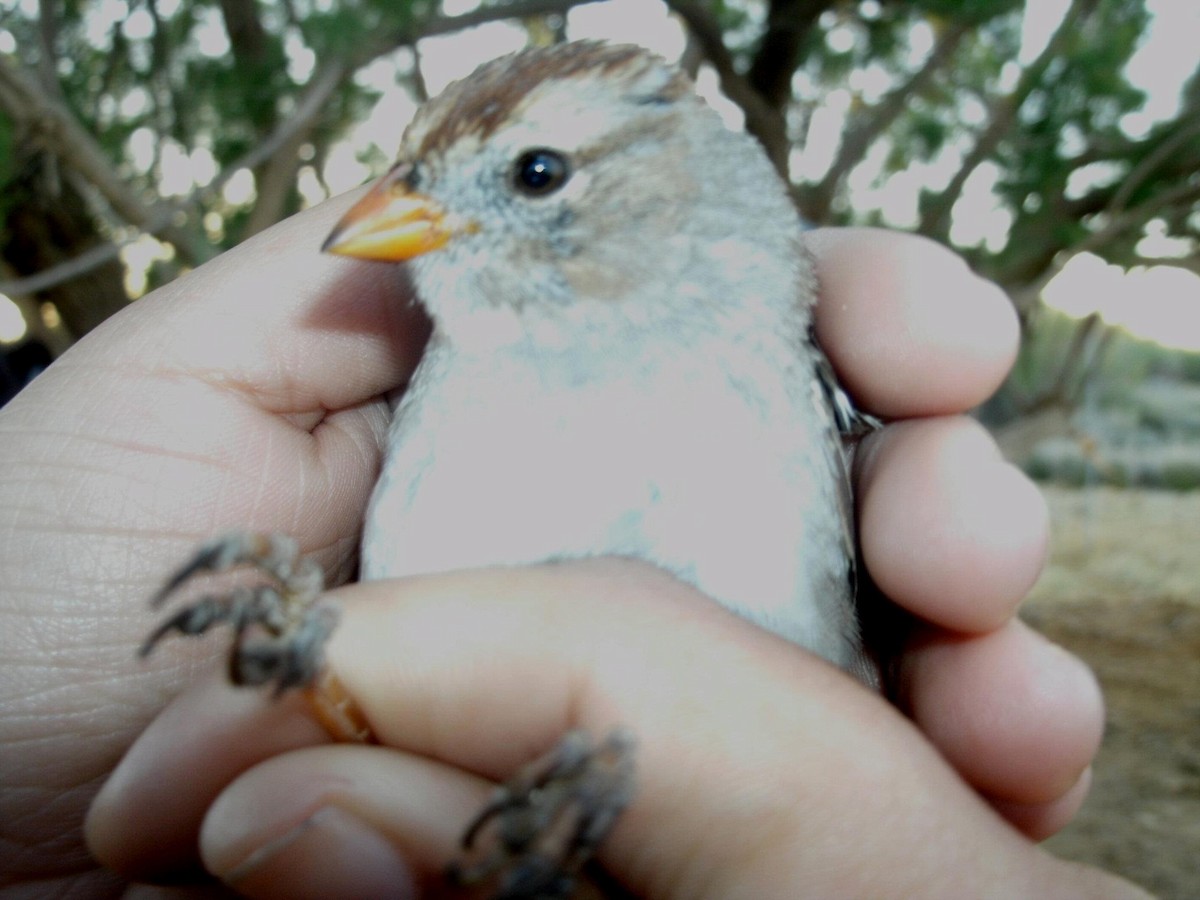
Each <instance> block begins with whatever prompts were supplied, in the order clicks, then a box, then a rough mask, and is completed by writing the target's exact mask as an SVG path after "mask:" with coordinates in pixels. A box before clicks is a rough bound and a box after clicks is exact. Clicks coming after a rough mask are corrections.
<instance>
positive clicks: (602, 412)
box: [147, 42, 863, 896]
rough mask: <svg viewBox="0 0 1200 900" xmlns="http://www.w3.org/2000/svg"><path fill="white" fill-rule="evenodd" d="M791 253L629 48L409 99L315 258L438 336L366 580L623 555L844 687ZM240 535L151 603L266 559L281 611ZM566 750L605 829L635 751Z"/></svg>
mask: <svg viewBox="0 0 1200 900" xmlns="http://www.w3.org/2000/svg"><path fill="white" fill-rule="evenodd" d="M801 231H802V229H801V224H800V220H799V218H798V215H797V212H796V210H795V208H794V207H793V205H792V203H791V200H790V198H789V193H788V190H787V187H786V186H785V184H784V183H783V182H782V181H781V180H780V178H779V176H778V175H777V174H776V172H775V170H774V169H773V168H772V166H771V164H770V162H769V161H768V159H767V157H766V155H765V154H764V152H763V150H762V149H761V147H760V146H759V145H758V144H757V143H756V142H755V141H754V140H753V139H752V138H750V137H749V136H747V135H746V134H743V133H738V132H734V131H731V130H729V129H728V128H727V127H725V125H724V124H723V123H722V121H721V119H720V117H719V116H718V115H717V113H716V112H715V111H714V110H712V109H711V108H710V107H709V106H707V105H706V104H705V103H704V101H703V100H701V99H700V98H699V97H698V96H697V94H696V93H695V91H694V88H693V86H692V84H691V83H690V82H689V80H688V79H687V78H686V77H685V76H684V75H683V74H681V73H680V72H678V71H676V70H675V69H673V68H672V67H670V66H668V65H666V64H665V63H664V62H662V61H661V60H659V59H658V58H656V57H654V56H652V55H650V54H649V53H647V52H645V51H643V50H641V49H639V48H636V47H631V46H617V45H608V44H601V43H592V42H583V43H571V44H563V45H559V46H555V47H550V48H546V49H537V50H529V51H525V52H522V53H518V54H516V55H513V56H508V57H505V58H502V59H498V60H496V61H494V62H490V63H487V64H486V65H484V66H482V67H481V68H480V69H478V70H477V71H476V72H475V73H474V74H473V75H471V76H469V77H468V78H466V79H464V80H462V81H460V82H458V83H456V84H453V85H451V86H450V87H449V88H447V89H446V91H445V92H444V93H443V94H441V95H440V96H438V97H436V98H434V99H433V100H431V101H430V102H429V103H427V104H426V105H425V106H424V107H423V108H422V109H421V110H420V111H419V112H418V113H417V116H416V118H415V119H414V121H413V122H412V124H411V125H410V126H409V128H408V130H407V132H406V134H405V136H404V138H403V142H402V145H401V148H400V153H399V160H398V162H397V163H396V164H395V165H394V166H393V167H392V169H391V170H390V171H389V172H388V173H387V175H385V176H384V177H383V179H382V180H381V181H380V182H379V183H378V184H376V185H375V186H374V187H373V188H372V189H371V190H370V192H369V193H368V194H367V195H366V196H365V197H364V198H363V199H362V200H361V201H360V202H359V203H358V204H357V205H355V206H354V207H353V208H352V209H351V210H350V211H349V212H348V213H347V214H346V216H345V217H344V218H343V219H342V221H341V222H340V223H339V225H338V226H337V228H336V229H335V230H334V232H333V233H332V234H331V235H330V237H329V239H328V240H327V241H326V243H325V247H324V249H325V250H327V251H329V252H332V253H338V254H342V255H346V256H352V257H358V258H363V259H374V260H386V261H390V262H403V263H404V264H405V266H406V269H407V274H408V277H409V278H410V279H411V283H412V285H413V287H414V289H415V293H416V296H417V298H418V299H419V300H420V302H421V303H422V304H423V305H424V307H425V309H426V310H427V311H428V313H429V316H430V317H431V319H432V322H433V332H432V336H431V338H430V340H429V344H428V347H427V348H426V351H425V355H424V358H423V359H422V361H421V364H420V366H419V368H418V369H417V371H416V373H415V374H414V376H413V378H412V380H411V382H410V384H409V385H408V387H407V390H406V391H405V392H404V394H403V396H402V397H401V398H400V400H399V403H398V405H397V407H396V410H395V419H394V421H393V423H392V425H391V430H390V433H389V435H388V442H387V450H386V453H385V455H384V460H383V468H382V471H381V473H380V476H379V482H378V484H377V486H376V488H375V492H374V495H373V497H372V499H371V502H370V506H369V509H368V511H367V516H366V521H365V523H364V529H363V538H362V548H361V549H362V555H361V577H362V578H363V579H379V578H391V577H398V576H405V575H413V574H417V573H430V572H443V571H449V570H454V569H463V568H470V567H481V566H493V565H520V564H526V563H539V562H545V561H548V560H563V559H576V558H581V557H592V556H599V555H608V554H615V555H620V556H630V557H636V558H638V559H642V560H645V561H648V562H650V563H653V564H655V565H658V566H660V567H662V568H664V569H666V570H667V571H669V572H671V573H674V574H675V575H676V576H678V577H679V578H681V579H683V580H684V581H686V582H689V583H691V584H692V585H695V586H696V587H697V588H699V589H700V590H701V591H702V592H704V593H705V594H707V595H709V596H710V597H712V598H713V599H715V600H717V601H718V602H720V603H722V604H723V605H725V606H726V607H728V608H729V609H730V610H732V611H734V612H736V613H738V614H739V615H742V616H744V617H745V618H747V619H749V620H751V621H752V622H755V623H757V624H759V625H761V626H762V627H764V628H767V629H769V630H771V631H773V632H776V633H777V634H780V635H782V636H784V637H786V638H788V639H790V640H792V641H794V642H795V643H797V644H799V645H800V646H802V647H805V648H807V649H808V650H811V651H812V652H814V653H817V654H819V655H820V656H822V657H824V658H825V659H827V660H829V661H830V662H832V663H834V664H836V665H838V666H841V667H843V668H850V669H853V668H855V667H858V666H861V665H862V660H863V657H862V653H861V647H860V641H859V637H858V630H857V624H856V618H855V609H854V588H853V578H854V541H853V531H852V523H851V519H850V516H851V504H850V499H849V481H848V476H847V472H846V465H845V460H844V458H843V450H842V444H841V440H840V435H839V429H838V420H837V417H836V414H835V410H834V406H833V402H832V400H831V397H832V392H831V391H830V389H829V384H828V383H827V381H826V379H825V378H824V377H823V373H824V372H826V371H828V368H827V364H826V363H825V361H824V358H823V356H822V354H821V352H820V350H819V349H818V348H817V347H816V346H815V344H814V343H813V340H812V337H811V334H810V326H811V317H812V307H813V303H814V301H815V289H816V284H815V280H814V276H813V272H812V268H811V265H810V263H809V260H808V256H807V255H806V252H805V250H804V247H803V243H802V237H801ZM253 537H254V536H250V537H246V536H243V537H242V538H241V540H240V543H239V541H238V540H237V539H228V538H226V539H222V540H218V541H217V542H214V543H213V544H212V545H209V547H208V548H207V549H206V551H205V552H207V553H208V556H207V557H205V556H204V553H203V552H202V554H200V556H198V557H197V559H198V560H201V561H200V562H199V563H198V564H197V562H196V561H193V563H192V564H190V566H189V567H185V569H183V570H181V572H180V573H179V575H177V577H176V578H175V579H172V581H171V582H170V583H169V584H168V586H167V587H166V588H165V589H164V591H163V596H165V594H166V593H168V592H169V591H171V590H173V589H174V587H176V586H178V584H180V583H181V582H182V581H183V580H186V579H187V578H188V577H190V575H191V574H193V573H194V572H196V571H200V570H206V569H219V568H224V567H226V566H228V565H231V564H233V563H236V562H246V561H250V562H256V563H259V564H264V560H265V567H266V568H267V569H268V570H269V571H271V572H272V573H273V574H275V575H276V576H277V579H278V580H279V581H280V582H281V583H282V584H283V591H282V595H281V596H280V597H279V598H276V597H274V596H269V595H266V594H264V595H262V596H260V598H259V601H256V602H259V603H260V605H263V601H264V600H265V607H270V606H272V604H274V603H275V601H276V599H278V600H279V603H280V604H281V605H286V604H287V603H294V602H295V598H294V597H293V596H291V595H289V590H291V589H290V588H289V585H288V582H287V579H288V577H291V576H292V574H293V572H294V571H296V566H295V565H294V564H293V562H292V559H293V557H294V556H295V548H294V546H293V545H286V544H281V543H280V542H279V540H278V539H274V542H272V540H270V539H263V538H261V537H258V538H256V539H257V540H258V543H257V544H255V543H254V540H252V538H253ZM222 553H223V554H224V556H223V557H221V556H220V554H222ZM281 567H282V568H281ZM281 571H282V575H281V574H280V572H281ZM304 573H305V575H304V577H305V578H308V579H310V580H311V577H312V572H311V567H310V568H309V569H306V570H304ZM305 591H307V594H306V596H308V595H309V594H311V593H312V591H311V590H308V588H307V587H306V588H305ZM292 593H293V594H299V593H301V591H300V590H299V589H297V590H294V591H292ZM306 602H308V601H306ZM248 608H249V607H248V605H247V604H246V603H242V604H241V605H240V606H239V605H238V604H237V603H226V604H224V605H219V607H214V609H212V610H209V611H208V613H206V614H205V615H202V616H201V617H200V618H201V619H202V620H203V621H201V622H198V623H196V622H184V621H181V620H182V619H183V618H184V617H185V616H186V614H187V612H188V611H187V610H185V612H184V613H181V614H180V615H179V616H176V617H175V618H174V619H172V620H170V621H168V622H166V623H164V625H163V626H162V627H161V628H160V629H159V630H158V631H157V632H156V633H155V634H154V635H152V636H151V639H150V640H149V641H148V642H147V649H149V647H151V646H153V644H154V642H155V641H157V640H158V638H160V637H161V636H162V635H163V634H165V633H166V632H168V631H171V630H179V631H185V632H189V633H192V632H198V631H202V630H204V628H206V627H207V626H208V625H209V624H211V623H212V621H215V620H218V619H232V620H233V621H234V622H235V623H238V622H241V621H242V618H239V617H245V618H248V619H249V620H252V621H255V622H257V623H259V624H264V623H265V620H266V619H267V618H268V616H266V615H265V614H263V613H258V612H250V613H247V612H246V610H247V609H248ZM307 622H308V626H307V627H308V630H307V631H304V630H303V629H302V628H300V627H292V628H291V630H288V629H287V628H283V629H277V630H276V631H274V632H272V633H274V634H276V635H277V636H278V639H277V640H275V641H274V643H270V644H269V645H268V649H267V650H266V651H264V650H263V649H262V646H263V645H261V644H259V645H256V646H250V645H245V646H243V647H241V648H239V650H238V651H235V659H234V661H233V674H234V678H235V680H240V681H245V682H252V683H261V682H263V681H267V680H276V681H277V683H278V685H279V687H280V688H283V687H287V686H290V685H292V684H303V683H307V682H309V681H311V680H312V679H313V678H314V677H315V675H316V673H317V671H318V670H319V668H320V648H321V645H322V643H323V642H324V639H325V637H327V635H328V632H329V630H330V629H331V628H332V623H331V622H330V621H329V620H328V619H327V618H325V619H321V618H319V617H312V618H309V619H308V620H307ZM267 630H268V631H272V628H271V626H270V625H269V624H268V625H267ZM239 653H240V654H241V655H240V656H239V655H238V654H239ZM239 675H240V676H241V677H239ZM571 741H573V743H571ZM579 741H580V738H579V736H572V738H571V740H570V741H569V742H567V743H568V745H569V746H568V750H566V751H560V752H558V753H557V754H556V755H555V757H554V759H553V761H552V762H550V763H547V764H546V765H544V766H543V767H542V769H541V770H542V771H544V770H545V769H546V768H547V766H548V767H549V768H554V767H555V766H557V767H559V768H560V769H561V768H562V766H563V760H564V758H565V757H564V753H565V755H566V757H569V758H570V760H573V761H582V762H583V763H584V764H585V765H584V766H583V768H585V769H589V765H588V764H590V763H593V762H594V763H596V764H597V765H592V766H590V769H589V771H593V776H590V777H595V776H594V771H595V770H597V769H599V770H600V771H602V772H610V773H612V772H615V773H616V774H615V775H611V778H610V780H611V781H612V784H611V785H610V786H609V787H610V789H611V790H610V792H611V794H612V795H613V797H614V799H613V800H612V802H611V803H610V804H609V805H608V806H607V807H605V808H603V809H601V810H600V811H599V813H598V815H599V817H600V818H601V819H604V820H608V819H611V818H612V817H613V816H615V814H616V812H617V811H619V809H620V807H621V806H623V805H624V803H625V802H626V801H627V800H628V794H629V787H628V767H627V765H626V764H625V763H624V762H621V761H620V760H623V759H624V758H625V757H626V756H627V754H628V738H627V737H626V736H617V737H611V738H610V739H609V741H608V742H607V743H604V744H601V745H600V747H599V748H598V749H596V750H595V751H594V752H592V751H582V750H581V749H580V744H579ZM572 754H573V755H572ZM614 760H618V761H617V762H614ZM606 767H607V768H606ZM525 780H526V781H528V777H526V778H525ZM533 781H535V782H536V781H537V778H536V777H535V778H534V779H533ZM539 786H540V787H543V788H544V786H545V785H544V784H539ZM594 787H595V785H592V786H591V788H594ZM591 788H589V790H590V789H591ZM518 793H521V791H520V790H517V789H513V787H512V786H511V785H510V787H509V788H508V789H506V790H505V791H503V792H502V795H501V796H500V797H499V799H498V801H497V803H496V804H493V806H492V807H490V808H489V810H487V811H485V813H484V814H483V815H482V816H481V818H480V820H478V821H477V822H476V823H475V825H473V826H472V830H471V832H470V833H469V837H470V836H472V835H473V834H474V832H475V831H476V830H478V827H479V826H480V825H481V824H482V823H483V822H485V821H487V820H488V819H489V818H491V817H493V816H502V815H503V813H504V811H505V809H507V808H508V807H515V806H516V805H518V803H520V802H524V801H518V800H514V799H513V797H514V796H515V795H516V794H518ZM568 793H569V791H568ZM575 799H576V800H578V797H576V798H575ZM589 840H590V839H589ZM584 843H585V844H587V843H588V842H586V841H585V842H584ZM590 843H591V844H594V840H590ZM582 849H583V852H584V854H585V855H586V852H590V849H591V846H584V847H583V848H582ZM511 850H512V848H508V849H506V850H504V851H503V852H502V854H501V855H504V853H507V855H508V857H509V858H511V857H516V856H519V853H517V852H515V851H512V852H510V851H511ZM496 865H497V864H496V863H495V861H494V860H488V861H487V862H485V863H484V864H482V865H481V866H480V867H479V868H480V871H482V870H484V869H486V870H487V872H486V873H485V874H490V872H491V870H492V869H493V868H495V867H496ZM489 867H490V868H489ZM564 868H566V869H571V868H577V865H575V864H574V863H571V864H570V865H566V866H564ZM568 874H569V873H568ZM519 877H521V878H529V877H533V878H534V879H535V880H536V878H537V877H539V876H537V875H534V876H530V874H529V871H528V869H526V870H523V871H522V872H521V874H520V876H519ZM548 877H549V876H548ZM554 877H558V876H554ZM555 883H556V882H553V881H552V880H543V882H542V885H541V887H540V888H538V890H542V891H543V893H545V894H546V895H552V886H553V884H555ZM548 885H550V886H551V887H548ZM535 895H538V894H537V891H536V890H535V891H531V892H529V893H528V896H535ZM514 896H524V895H522V894H514Z"/></svg>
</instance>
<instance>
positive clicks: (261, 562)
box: [139, 531, 338, 696]
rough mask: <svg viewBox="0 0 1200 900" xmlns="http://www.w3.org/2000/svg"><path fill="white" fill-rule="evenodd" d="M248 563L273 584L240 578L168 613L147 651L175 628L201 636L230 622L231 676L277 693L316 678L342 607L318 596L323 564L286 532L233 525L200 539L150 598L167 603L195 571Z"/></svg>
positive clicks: (155, 602)
mask: <svg viewBox="0 0 1200 900" xmlns="http://www.w3.org/2000/svg"><path fill="white" fill-rule="evenodd" d="M236 566H249V567H252V568H254V569H257V570H258V571H260V572H262V573H263V574H264V575H266V576H267V577H268V579H269V581H268V582H267V583H263V584H255V585H237V586H235V587H233V588H231V589H229V590H228V591H226V592H224V593H213V594H204V595H202V596H200V597H198V598H197V599H195V600H193V601H192V602H191V603H189V604H187V605H186V606H184V607H183V608H182V609H180V610H179V611H178V612H177V613H175V614H174V615H172V616H170V617H169V618H167V619H165V620H163V621H162V622H161V623H160V624H159V626H158V627H157V628H155V629H154V631H152V632H151V633H150V635H149V637H147V638H146V640H145V642H144V643H143V644H142V647H141V650H140V652H139V653H140V655H141V656H143V657H144V656H147V655H148V654H149V653H150V652H151V651H152V650H153V649H154V647H155V646H156V645H157V644H158V642H159V641H160V640H162V639H163V638H164V637H166V636H167V635H168V634H170V633H172V632H176V631H177V632H179V633H180V634H183V635H189V636H190V635H200V634H203V633H204V632H206V631H207V630H208V629H209V628H211V627H212V626H214V625H218V624H220V623H222V622H228V623H229V625H230V626H231V627H232V628H233V632H234V638H233V648H232V650H231V651H230V654H229V678H230V680H231V681H232V682H233V683H234V684H238V685H262V684H269V683H274V685H275V694H276V695H277V696H278V695H279V694H282V693H283V692H284V691H286V690H287V689H288V688H292V687H307V686H309V685H312V684H313V683H314V682H315V681H316V680H317V677H318V675H320V674H321V671H322V666H323V658H324V652H323V651H324V647H325V642H326V641H327V640H328V639H329V635H330V634H332V632H333V629H334V628H335V627H336V625H337V620H338V615H337V610H336V609H334V608H333V607H332V606H330V605H328V604H323V603H320V602H318V601H319V600H320V598H321V594H322V592H323V591H324V589H325V578H324V574H323V573H322V571H321V567H320V565H318V564H317V562H316V561H315V560H313V559H310V558H308V557H305V556H301V555H300V548H299V545H298V544H297V543H296V542H295V541H294V540H292V539H291V538H289V537H287V536H285V535H281V534H257V533H253V532H242V531H234V532H229V533H228V534H223V535H220V536H218V537H216V538H214V539H212V540H210V541H208V542H206V543H205V544H203V545H201V546H200V548H199V549H198V550H197V551H196V553H195V554H194V555H193V556H192V558H191V559H190V560H189V561H188V562H187V563H185V564H184V565H183V566H181V567H180V568H179V569H178V570H177V571H176V572H175V573H174V574H173V575H172V576H171V577H170V578H169V579H168V580H167V583H166V584H164V585H163V587H162V588H161V589H160V590H159V592H158V593H157V594H156V595H155V596H154V599H153V600H152V601H151V605H152V606H153V607H154V608H158V607H160V606H161V605H162V604H163V603H164V602H165V601H166V600H167V598H168V597H169V596H170V595H171V594H172V593H174V592H175V591H176V590H177V589H178V588H180V587H181V586H183V584H184V583H186V582H188V581H190V580H191V579H192V578H193V577H195V576H196V575H200V574H204V573H219V572H225V571H227V570H229V569H232V568H234V567H236Z"/></svg>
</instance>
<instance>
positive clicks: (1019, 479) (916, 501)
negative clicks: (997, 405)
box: [856, 417, 1049, 632]
mask: <svg viewBox="0 0 1200 900" xmlns="http://www.w3.org/2000/svg"><path fill="white" fill-rule="evenodd" d="M856 475H857V480H858V495H859V503H858V508H859V509H858V511H859V528H860V532H861V540H862V552H863V562H864V565H865V566H866V567H867V569H868V570H869V571H870V573H871V576H872V578H873V579H874V580H875V582H876V583H877V584H878V586H879V588H880V589H881V590H882V591H883V592H884V593H885V594H887V596H888V597H889V598H890V599H891V600H893V601H894V602H895V603H897V604H899V605H900V606H902V607H904V608H905V609H907V610H908V611H909V612H911V613H913V614H915V615H917V616H919V617H921V618H923V619H925V620H927V621H930V622H932V623H934V624H936V625H939V626H941V627H943V628H948V629H952V630H955V631H962V632H985V631H990V630H992V629H995V628H997V627H999V626H1000V625H1002V624H1003V623H1004V622H1006V621H1007V620H1008V619H1009V618H1011V616H1012V615H1013V613H1014V612H1015V610H1016V609H1017V607H1018V606H1019V604H1020V603H1021V601H1022V600H1023V599H1024V598H1025V596H1026V595H1027V594H1028V592H1029V590H1030V589H1031V588H1032V587H1033V584H1034V582H1035V581H1036V580H1037V578H1038V576H1039V575H1040V573H1041V571H1042V567H1043V565H1044V564H1045V559H1046V548H1047V545H1048V542H1049V513H1048V511H1047V507H1046V502H1045V500H1044V499H1043V497H1042V495H1041V492H1040V491H1038V489H1037V487H1036V485H1034V484H1033V482H1032V481H1030V479H1029V478H1028V477H1027V476H1026V475H1025V474H1024V473H1022V472H1021V471H1020V470H1019V469H1017V468H1015V467H1014V466H1012V465H1010V464H1009V463H1007V462H1005V461H1004V460H1003V459H1002V458H1001V457H1000V455H999V453H998V451H997V450H996V445H995V442H994V441H993V440H992V438H991V436H990V435H989V434H988V433H987V432H986V431H985V430H984V429H983V428H982V427H981V426H980V425H979V424H978V423H976V422H974V421H973V420H971V419H967V418H963V417H950V418H946V419H933V420H924V421H914V422H903V423H898V424H896V425H892V426H889V427H888V428H886V429H885V430H884V431H883V432H882V433H880V434H878V435H873V436H871V437H870V438H868V440H866V441H864V442H863V445H862V448H861V452H860V454H859V457H858V460H857V469H856Z"/></svg>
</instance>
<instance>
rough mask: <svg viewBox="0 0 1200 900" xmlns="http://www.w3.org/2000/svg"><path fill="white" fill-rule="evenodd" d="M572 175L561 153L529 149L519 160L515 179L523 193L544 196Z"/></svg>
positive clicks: (560, 185)
mask: <svg viewBox="0 0 1200 900" xmlns="http://www.w3.org/2000/svg"><path fill="white" fill-rule="evenodd" d="M570 175H571V173H570V170H569V169H568V167H567V161H566V160H565V159H564V158H563V157H562V155H561V154H559V153H555V152H554V151H553V150H529V151H528V152H526V153H522V154H521V157H520V159H518V160H517V165H516V168H515V169H514V170H513V181H514V183H515V184H516V186H517V190H519V191H521V193H523V194H528V195H529V196H531V197H543V196H545V195H546V194H552V193H554V192H555V191H557V190H558V189H559V188H560V187H562V186H563V185H564V184H566V183H567V179H568V178H569V177H570Z"/></svg>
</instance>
